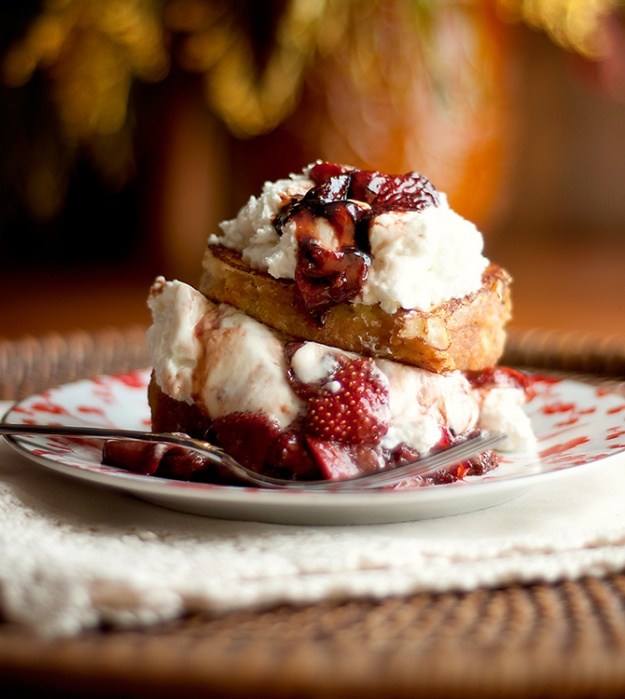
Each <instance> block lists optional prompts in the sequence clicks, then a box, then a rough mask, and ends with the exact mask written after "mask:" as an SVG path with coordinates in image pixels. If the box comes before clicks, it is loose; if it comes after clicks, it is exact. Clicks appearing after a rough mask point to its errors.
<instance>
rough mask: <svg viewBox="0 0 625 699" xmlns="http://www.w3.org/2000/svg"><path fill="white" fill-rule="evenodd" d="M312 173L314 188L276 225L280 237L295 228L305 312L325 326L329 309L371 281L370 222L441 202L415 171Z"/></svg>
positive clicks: (322, 165) (326, 166) (326, 167)
mask: <svg viewBox="0 0 625 699" xmlns="http://www.w3.org/2000/svg"><path fill="white" fill-rule="evenodd" d="M309 174H310V178H311V179H312V181H313V182H314V183H315V186H314V187H313V188H312V189H310V190H309V191H308V192H307V193H306V194H305V195H304V196H303V197H301V198H297V199H293V200H291V201H290V202H288V203H287V204H285V205H284V206H283V207H282V209H281V210H280V212H279V213H278V215H277V216H276V218H275V219H274V227H275V229H276V231H277V232H278V234H279V235H282V233H283V231H284V228H285V226H286V225H287V224H289V223H292V224H294V225H295V239H296V242H297V264H296V271H295V285H296V288H297V290H298V293H299V297H300V299H301V301H302V302H303V306H304V309H305V310H306V311H307V312H308V314H309V315H310V316H311V317H313V318H316V319H317V320H319V321H320V322H323V316H324V314H325V313H326V312H327V311H328V310H329V309H330V308H332V307H333V306H335V305H337V304H340V303H345V302H348V301H351V300H353V299H354V298H355V297H356V296H357V295H358V294H359V293H360V291H361V290H362V287H363V285H364V283H365V281H366V280H367V275H368V272H369V265H370V263H371V256H370V255H371V247H370V244H369V226H370V223H371V221H372V219H373V218H374V217H375V216H379V215H380V214H383V213H386V212H389V211H423V209H425V208H427V207H428V206H438V205H439V203H440V200H439V195H438V192H437V191H436V189H435V188H434V186H433V185H432V183H431V182H430V181H429V180H428V179H427V178H425V177H423V176H422V175H419V174H418V173H416V172H408V173H405V174H404V175H386V174H384V173H380V172H376V171H374V170H359V169H357V168H350V167H345V166H343V165H337V164H334V163H327V162H317V163H315V164H314V165H312V166H311V168H310V171H309ZM319 219H323V220H324V221H325V223H326V225H328V226H329V227H330V228H331V230H332V232H333V234H334V240H335V243H334V246H333V247H332V248H328V247H327V246H325V245H323V243H322V242H321V240H320V236H319V228H318V224H319V223H320V221H319Z"/></svg>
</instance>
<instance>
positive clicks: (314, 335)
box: [200, 245, 512, 373]
mask: <svg viewBox="0 0 625 699" xmlns="http://www.w3.org/2000/svg"><path fill="white" fill-rule="evenodd" d="M202 266H203V273H202V277H201V281H200V291H201V292H202V293H203V294H204V295H205V296H206V297H207V298H209V299H211V300H212V301H216V302H218V303H227V304H230V305H232V306H235V307H236V308H238V309H239V310H241V311H243V312H244V313H247V314H248V315H249V316H251V317H252V318H255V319H256V320H258V321H260V322H261V323H264V324H265V325H268V326H269V327H272V328H274V329H276V330H279V331H280V332H283V333H286V334H288V335H291V336H293V337H296V338H300V339H303V340H309V341H314V342H320V343H323V344H326V345H331V346H334V347H338V348H340V349H344V350H348V351H351V352H357V353H360V354H365V355H369V356H375V357H383V358H386V359H392V360H394V361H397V362H403V363H406V364H412V365H414V366H418V367H422V368H424V369H428V370H429V371H433V372H437V373H440V372H445V371H452V370H455V369H459V370H463V371H465V370H472V371H475V370H480V369H486V368H490V367H493V366H495V364H496V363H497V361H498V360H499V358H500V357H501V355H502V353H503V349H504V343H505V338H506V331H505V326H506V323H507V322H508V320H509V319H510V317H511V307H512V304H511V298H510V283H511V279H510V276H509V274H508V273H507V272H506V271H505V270H504V269H502V268H501V267H499V266H498V265H496V264H494V263H491V264H490V265H489V266H488V268H487V269H486V270H485V272H484V274H483V277H482V286H481V288H480V289H479V290H478V291H476V292H474V293H472V294H469V295H467V296H465V297H463V298H459V299H452V300H450V301H447V302H445V303H443V304H441V305H440V306H438V307H436V308H434V309H433V310H431V311H428V312H423V311H418V310H399V311H397V312H395V313H393V314H388V313H386V312H385V311H383V310H382V308H381V307H380V306H379V305H365V304H359V303H342V304H339V305H336V306H334V307H332V308H331V309H330V310H329V311H328V312H327V314H326V315H325V316H324V319H323V322H320V321H319V320H316V319H315V318H313V317H311V316H310V315H309V314H307V313H306V312H305V311H304V310H303V308H302V305H301V303H299V299H298V294H297V288H296V285H295V283H294V282H293V281H291V280H288V279H275V278H274V277H272V276H271V275H269V274H268V273H266V272H262V271H258V270H254V269H252V268H251V267H249V266H248V265H247V264H246V263H245V262H244V261H243V260H242V259H241V255H240V253H238V252H236V251H234V250H231V249H229V248H225V247H222V246H217V245H209V246H208V247H207V250H206V252H205V255H204V259H203V263H202Z"/></svg>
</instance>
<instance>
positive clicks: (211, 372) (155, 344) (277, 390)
mask: <svg viewBox="0 0 625 699" xmlns="http://www.w3.org/2000/svg"><path fill="white" fill-rule="evenodd" d="M148 304H149V306H150V309H151V311H152V316H153V323H152V325H151V327H150V329H149V331H148V341H149V344H150V347H151V350H152V357H153V366H154V372H155V377H156V380H157V382H158V384H159V386H160V388H161V389H162V390H163V391H164V392H165V393H166V394H167V395H169V396H170V397H172V398H174V399H176V400H179V401H184V402H186V403H195V404H197V405H198V407H199V408H200V409H201V410H203V411H204V412H205V413H206V414H207V415H209V416H211V417H221V416H223V415H227V414H230V413H235V412H260V413H263V414H264V415H266V416H267V417H268V418H269V419H270V420H274V421H275V422H276V423H277V424H278V425H279V426H280V428H282V429H284V428H287V427H288V426H289V425H290V424H291V423H292V422H293V421H294V420H296V419H297V418H298V417H301V416H302V415H303V412H304V411H305V407H306V404H305V403H304V401H302V400H301V399H300V398H298V396H297V395H295V393H294V392H293V390H292V388H291V386H290V384H289V381H288V379H287V366H286V360H285V354H284V346H283V342H282V340H281V339H280V338H279V337H278V335H277V334H276V333H274V332H273V331H272V330H270V329H269V328H267V327H266V326H264V325H262V324H261V323H259V322H257V321H256V320H253V319H252V318H250V317H249V316H247V315H245V314H244V313H242V312H240V311H238V310H236V309H234V308H232V307H231V306H227V305H225V304H221V305H215V304H213V303H212V302H210V301H208V300H207V299H206V298H205V297H204V296H203V295H202V294H200V293H199V292H198V291H196V290H195V289H194V288H193V287H191V286H189V285H187V284H184V283H183V282H180V281H165V279H163V278H162V277H159V278H158V279H157V280H156V281H155V283H154V285H153V286H152V289H151V292H150V296H149V300H148ZM341 355H342V356H347V357H349V358H355V357H357V356H358V355H356V354H353V353H349V352H345V351H343V350H339V349H336V348H334V347H328V346H326V345H321V344H319V343H315V342H304V343H302V345H301V346H300V347H299V348H298V349H297V350H296V351H295V352H294V354H293V356H292V358H291V365H290V366H291V369H292V371H293V373H294V374H295V376H296V378H297V379H298V380H299V381H301V382H303V383H306V384H314V385H325V386H326V387H327V388H329V389H330V390H332V386H331V383H332V381H331V378H332V375H333V373H334V371H335V369H336V366H337V364H338V358H339V357H340V356H341ZM374 361H375V365H376V367H377V370H378V371H379V372H380V377H382V380H383V381H384V383H385V385H387V387H388V391H389V410H390V427H389V430H388V432H387V434H386V435H385V436H384V438H383V442H382V446H384V447H386V448H388V449H393V448H394V447H396V446H397V445H399V444H401V443H404V444H406V445H407V446H409V447H411V448H413V449H415V450H417V451H418V452H420V453H423V452H426V451H428V450H429V449H431V448H432V447H433V446H434V445H435V444H436V443H437V442H438V441H439V439H440V437H441V427H443V426H445V427H449V428H451V429H452V430H453V431H454V432H456V433H458V434H462V433H464V432H467V431H470V430H472V429H473V428H475V427H476V426H483V427H485V428H487V429H492V430H503V431H506V432H507V433H508V435H509V437H508V444H507V447H508V448H510V449H514V450H524V449H525V448H526V447H527V446H529V447H531V446H533V434H532V431H531V425H529V420H528V418H527V417H526V415H525V413H524V412H523V402H524V394H523V392H522V391H521V390H520V389H516V388H497V389H492V390H490V391H484V389H481V390H474V389H472V387H471V385H470V383H469V381H468V380H467V379H466V377H465V376H464V374H463V373H462V372H459V371H453V372H449V373H446V374H434V373H432V372H429V371H426V370H424V369H419V368H417V367H412V366H408V365H403V364H399V363H397V362H393V361H389V360H384V359H378V360H374Z"/></svg>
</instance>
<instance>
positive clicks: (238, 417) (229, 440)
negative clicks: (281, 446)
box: [212, 413, 280, 471]
mask: <svg viewBox="0 0 625 699" xmlns="http://www.w3.org/2000/svg"><path fill="white" fill-rule="evenodd" d="M212 431H213V433H214V436H215V437H214V438H215V443H216V444H219V446H220V447H221V448H222V449H223V450H224V451H226V452H227V453H228V454H230V455H231V456H233V457H234V458H235V459H236V460H237V461H239V462H240V463H242V464H243V465H244V466H247V467H248V468H251V469H253V470H255V471H262V470H263V467H264V465H265V464H266V463H267V460H268V459H267V457H268V454H269V452H270V449H271V448H272V446H273V444H274V443H275V441H276V439H277V438H278V436H279V434H280V428H279V427H278V425H277V424H276V423H275V422H273V421H271V420H269V418H267V417H266V416H265V415H262V414H261V413H230V414H229V415H224V416H223V417H218V418H215V419H214V420H213V421H212Z"/></svg>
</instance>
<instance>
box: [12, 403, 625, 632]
mask: <svg viewBox="0 0 625 699" xmlns="http://www.w3.org/2000/svg"><path fill="white" fill-rule="evenodd" d="M0 407H2V406H1V405H0ZM0 442H1V443H0V517H1V523H0V590H1V591H2V594H1V598H0V605H1V607H0V611H1V612H2V614H3V616H4V618H6V619H8V620H10V621H13V622H17V623H19V624H24V625H27V626H29V627H31V628H32V629H34V630H36V631H37V632H39V633H41V634H43V635H48V636H61V635H72V634H76V633H79V632H80V631H81V630H82V629H85V628H89V627H94V626H98V625H99V624H101V623H107V624H112V625H114V626H118V627H128V626H136V627H141V626H149V625H153V624H157V623H159V622H161V621H164V620H167V619H172V618H175V617H177V616H179V615H182V614H184V613H186V612H188V611H197V610H202V611H206V612H209V613H223V612H227V611H229V610H236V609H245V608H259V607H266V606H269V605H272V604H277V603H295V604H304V603H312V602H315V601H318V600H323V599H349V598H364V597H368V598H383V597H386V596H390V595H403V594H409V593H414V592H419V591H425V590H428V591H449V590H470V589H473V588H476V587H487V586H497V585H505V584H509V583H514V582H520V583H528V582H537V581H557V580H561V579H565V578H569V579H573V578H579V577H581V576H585V575H603V574H607V573H609V572H613V571H618V570H621V569H624V568H625V507H624V506H623V505H624V493H625V456H620V455H617V456H613V457H611V458H610V459H608V460H606V461H603V462H599V463H597V464H595V465H592V466H587V467H583V468H579V469H577V470H574V471H573V472H571V473H569V474H568V475H566V476H563V477H562V478H554V479H548V480H545V481H544V482H542V483H539V484H537V485H536V486H535V487H534V488H533V489H531V490H529V491H526V492H525V493H524V494H522V495H520V496H519V497H518V498H517V499H515V500H513V501H511V502H508V503H505V504H503V505H499V506H497V507H493V508H490V509H487V510H481V511H479V512H473V513H469V514H463V515H456V516H453V517H446V518H440V519H431V520H424V521H418V522H409V523H403V524H386V525H375V526H368V525H367V526H352V527H350V526H328V527H313V526H288V525H277V524H258V523H254V522H235V521H226V520H217V519H211V518H207V517H200V516H195V515H187V514H182V513H177V512H174V511H170V510H167V509H164V508H159V507H158V506H156V505H151V504H149V503H146V502H143V501H141V500H138V499H136V498H134V497H132V496H130V495H125V494H120V493H117V492H114V491H111V490H108V489H104V488H100V487H96V486H92V485H89V484H87V483H83V482H81V481H77V480H74V479H72V478H68V477H65V476H62V475H59V474H56V473H53V472H51V471H48V470H47V469H45V468H43V467H42V466H40V465H37V464H34V463H32V462H31V461H29V460H28V459H26V458H24V457H22V456H21V455H19V454H17V453H15V452H14V451H13V450H12V449H10V447H9V446H8V445H7V444H6V443H4V440H0Z"/></svg>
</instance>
